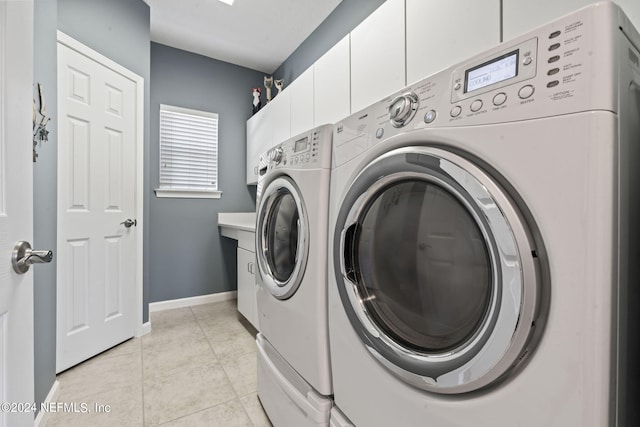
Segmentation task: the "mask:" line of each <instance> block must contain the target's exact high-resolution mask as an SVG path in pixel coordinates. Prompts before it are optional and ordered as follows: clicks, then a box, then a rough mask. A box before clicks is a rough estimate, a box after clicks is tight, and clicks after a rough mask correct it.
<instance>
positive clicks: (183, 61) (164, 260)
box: [147, 43, 261, 302]
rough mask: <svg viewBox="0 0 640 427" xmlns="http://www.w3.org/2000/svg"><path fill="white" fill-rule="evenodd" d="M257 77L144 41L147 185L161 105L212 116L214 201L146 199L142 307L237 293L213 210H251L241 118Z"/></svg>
mask: <svg viewBox="0 0 640 427" xmlns="http://www.w3.org/2000/svg"><path fill="white" fill-rule="evenodd" d="M259 78H261V74H260V73H259V72H257V71H254V70H250V69H247V68H243V67H240V66H237V65H232V64H229V63H226V62H221V61H217V60H215V59H211V58H207V57H204V56H200V55H196V54H193V53H189V52H185V51H182V50H179V49H175V48H172V47H168V46H165V45H161V44H157V43H151V103H150V105H149V111H150V114H151V159H150V163H149V171H150V174H151V183H152V184H151V187H153V188H157V187H158V180H159V164H160V161H159V143H158V133H159V111H160V104H169V105H175V106H178V107H185V108H192V109H195V110H203V111H210V112H214V113H218V114H219V125H218V127H219V130H218V139H219V146H218V159H219V160H218V162H219V163H218V168H219V171H218V182H219V190H220V191H222V197H221V198H220V199H172V198H156V197H155V195H152V196H151V201H150V204H149V215H150V218H149V222H148V224H147V225H148V229H149V241H148V243H149V245H148V248H149V249H148V252H149V257H150V259H151V260H152V261H151V262H150V271H149V283H150V298H149V302H155V301H164V300H171V299H177V298H186V297H192V296H198V295H207V294H212V293H217V292H225V291H229V290H235V289H236V256H235V253H236V252H235V245H236V242H235V241H232V240H230V239H227V238H225V237H221V236H220V232H219V229H218V225H217V221H218V212H247V211H254V210H255V187H247V185H246V173H245V164H246V159H245V156H246V121H247V120H248V119H249V117H251V108H252V104H251V102H252V98H251V87H252V85H253V84H254V83H255V81H256V80H257V79H259Z"/></svg>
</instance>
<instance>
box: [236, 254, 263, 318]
mask: <svg viewBox="0 0 640 427" xmlns="http://www.w3.org/2000/svg"><path fill="white" fill-rule="evenodd" d="M255 269H256V254H255V252H250V251H248V250H246V249H242V248H238V311H239V312H240V314H242V315H243V316H244V317H245V318H246V319H247V320H248V321H249V322H250V323H251V324H252V325H253V326H254V327H255V328H256V329H258V315H257V306H256V276H255Z"/></svg>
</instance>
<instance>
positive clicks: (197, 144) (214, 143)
mask: <svg viewBox="0 0 640 427" xmlns="http://www.w3.org/2000/svg"><path fill="white" fill-rule="evenodd" d="M210 193H217V196H216V195H213V196H212V195H210ZM156 194H157V195H158V197H219V192H218V114H216V113H210V112H205V111H197V110H191V109H187V108H181V107H174V106H171V105H164V104H163V105H160V188H159V189H158V190H156ZM207 194H209V195H207Z"/></svg>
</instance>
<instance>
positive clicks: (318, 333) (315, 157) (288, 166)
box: [256, 125, 333, 425]
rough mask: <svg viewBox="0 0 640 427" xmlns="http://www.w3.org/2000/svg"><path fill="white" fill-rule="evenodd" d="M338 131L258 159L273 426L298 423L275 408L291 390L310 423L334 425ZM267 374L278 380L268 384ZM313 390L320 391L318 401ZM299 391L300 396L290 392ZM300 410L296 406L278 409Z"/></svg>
mask: <svg viewBox="0 0 640 427" xmlns="http://www.w3.org/2000/svg"><path fill="white" fill-rule="evenodd" d="M332 132H333V127H332V126H331V125H325V126H321V127H318V128H315V129H313V130H311V131H309V132H306V133H304V134H301V135H298V136H296V137H294V138H291V139H289V140H287V141H285V142H283V143H281V144H279V145H278V146H276V147H274V148H273V149H271V150H270V151H269V152H267V153H265V154H264V155H263V156H261V160H260V166H259V167H260V171H259V178H258V190H257V193H258V194H257V205H258V209H257V216H256V256H257V261H258V262H257V263H258V273H259V274H258V275H257V281H258V283H259V284H260V286H259V287H258V291H257V306H258V323H259V326H260V331H261V334H262V335H263V337H264V338H263V339H262V341H261V340H258V346H259V352H258V359H259V371H258V395H259V397H260V399H261V401H262V403H263V405H264V407H265V410H266V412H267V414H268V415H269V416H270V418H271V419H272V422H274V423H276V420H277V419H278V418H280V417H281V419H283V420H287V419H289V420H291V419H293V418H291V415H287V414H286V413H284V412H283V411H284V409H276V406H279V404H276V402H278V401H279V400H282V399H285V400H286V399H291V394H292V393H293V394H294V395H301V396H302V397H301V398H300V399H298V398H294V400H296V399H297V401H300V402H307V403H309V405H311V406H310V407H312V408H315V409H309V410H308V411H307V410H304V408H300V409H302V412H313V413H315V414H316V415H314V417H312V418H309V422H310V424H309V425H317V424H323V425H327V424H328V422H329V415H330V414H329V413H330V409H331V400H330V398H329V397H326V396H329V395H331V394H332V391H333V389H332V385H331V369H330V365H329V363H330V362H329V336H328V320H327V237H326V236H327V225H328V215H329V206H328V203H329V181H330V178H331V137H332ZM274 352H275V353H274ZM276 353H277V354H278V355H279V356H280V357H281V358H282V360H284V361H286V363H280V364H278V363H277V362H276V361H275V360H273V359H274V358H275V356H274V357H270V356H269V355H275V354H276ZM267 359H272V360H267ZM285 366H288V367H289V368H285ZM275 367H280V369H278V371H279V372H275V371H274V369H271V368H275ZM268 375H272V376H273V378H271V379H269V380H267V376H268ZM283 376H284V377H283ZM283 378H285V379H286V378H288V380H286V381H285V380H283ZM301 379H302V380H301ZM283 381H285V382H287V381H288V382H289V383H290V384H289V385H288V386H287V385H283V386H282V387H280V388H279V389H280V390H281V391H282V393H283V394H282V397H281V398H278V397H274V395H273V393H274V392H273V390H274V389H276V390H277V389H278V388H274V387H268V386H267V384H269V383H272V384H276V383H278V382H279V383H280V384H282V383H283ZM301 381H303V382H306V384H308V386H307V385H304V386H301V387H298V388H297V389H296V387H295V384H301ZM309 388H310V389H312V390H315V394H314V395H313V397H312V398H311V397H309V396H310V395H309V392H308V389H309ZM294 389H296V390H297V391H296V392H291V390H294ZM323 396H324V397H323ZM298 397H300V396H298ZM305 399H307V400H305ZM270 402H271V403H273V405H270ZM327 402H328V403H327ZM298 403H299V402H298ZM307 403H303V404H302V405H303V406H305V405H306V404H307ZM296 405H297V403H295V402H293V404H292V405H285V406H281V405H280V406H279V407H282V408H294V407H295V406H296ZM298 406H300V405H298ZM318 408H319V409H318ZM285 412H286V411H285ZM277 414H280V415H277ZM298 425H300V424H298Z"/></svg>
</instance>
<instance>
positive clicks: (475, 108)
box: [471, 99, 482, 113]
mask: <svg viewBox="0 0 640 427" xmlns="http://www.w3.org/2000/svg"><path fill="white" fill-rule="evenodd" d="M481 108H482V100H480V99H476V100H475V101H473V102H472V103H471V111H473V112H474V113H475V112H476V111H478V110H479V109H481Z"/></svg>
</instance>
